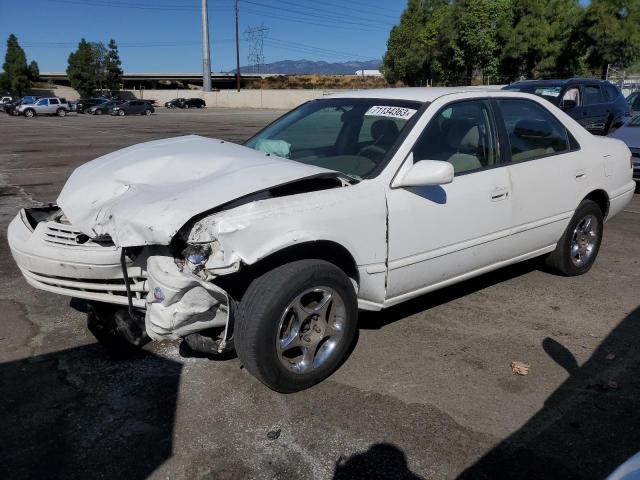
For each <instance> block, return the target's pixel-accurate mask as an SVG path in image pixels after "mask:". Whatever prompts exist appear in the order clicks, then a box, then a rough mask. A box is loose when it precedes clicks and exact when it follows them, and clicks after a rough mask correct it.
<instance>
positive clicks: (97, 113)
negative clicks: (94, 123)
mask: <svg viewBox="0 0 640 480" xmlns="http://www.w3.org/2000/svg"><path fill="white" fill-rule="evenodd" d="M93 113H94V114H95V115H102V110H100V109H99V108H98V109H96V111H95V112H93Z"/></svg>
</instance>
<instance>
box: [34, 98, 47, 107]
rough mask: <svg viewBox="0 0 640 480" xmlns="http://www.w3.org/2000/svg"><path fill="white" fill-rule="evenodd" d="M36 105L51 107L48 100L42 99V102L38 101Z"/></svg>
mask: <svg viewBox="0 0 640 480" xmlns="http://www.w3.org/2000/svg"><path fill="white" fill-rule="evenodd" d="M36 105H40V106H47V105H49V102H48V101H47V99H46V98H41V99H40V100H38V101H37V102H36Z"/></svg>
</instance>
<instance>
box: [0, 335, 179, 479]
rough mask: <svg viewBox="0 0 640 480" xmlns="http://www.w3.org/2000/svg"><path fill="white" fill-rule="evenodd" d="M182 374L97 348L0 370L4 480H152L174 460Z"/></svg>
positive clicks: (163, 363)
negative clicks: (115, 356) (120, 358)
mask: <svg viewBox="0 0 640 480" xmlns="http://www.w3.org/2000/svg"><path fill="white" fill-rule="evenodd" d="M134 364H135V365H134ZM71 365H72V366H73V368H70V366H71ZM181 371H182V365H181V364H179V363H176V362H173V361H170V360H167V359H164V358H161V357H158V356H156V355H153V354H148V355H145V356H144V357H143V358H139V359H136V360H131V361H121V362H114V361H113V360H111V359H109V358H108V357H107V356H106V355H105V354H104V353H103V352H102V350H101V347H100V346H99V345H95V344H94V345H88V346H83V347H78V348H72V349H69V350H63V351H60V352H55V353H51V354H47V355H40V356H36V357H32V358H28V359H24V360H20V361H15V362H8V363H4V364H1V365H0V392H1V398H0V417H1V418H2V426H1V428H0V477H1V478H12V479H33V478H50V479H62V478H64V479H76V478H77V479H87V478H127V479H143V478H147V477H148V476H149V475H150V474H151V473H152V472H153V471H154V470H155V469H156V468H157V467H159V466H160V465H161V464H162V463H163V462H164V461H165V460H167V459H168V458H169V457H171V455H172V438H173V428H174V420H175V418H174V417H175V410H176V400H177V394H178V384H179V380H180V374H181ZM71 372H73V373H71ZM3 472H4V473H3Z"/></svg>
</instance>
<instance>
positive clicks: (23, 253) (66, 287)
mask: <svg viewBox="0 0 640 480" xmlns="http://www.w3.org/2000/svg"><path fill="white" fill-rule="evenodd" d="M7 238H8V241H9V247H10V249H11V254H12V256H13V258H14V260H15V262H16V264H17V265H18V268H20V271H21V272H22V274H23V276H24V278H25V280H26V281H27V282H28V283H29V284H30V285H32V286H33V287H35V288H38V289H40V290H45V291H48V292H52V293H57V294H59V295H66V296H70V297H75V298H81V299H85V300H89V301H95V302H104V303H111V304H116V305H122V306H125V307H126V306H128V304H129V298H128V296H127V286H126V284H125V279H124V275H123V272H122V266H121V263H120V255H121V250H120V248H118V247H116V246H115V245H113V244H112V243H111V244H110V243H109V242H101V243H98V242H95V241H93V240H91V239H87V237H86V236H85V235H83V234H82V233H81V232H80V231H78V230H77V229H75V228H73V227H72V226H70V225H67V224H64V223H58V222H56V221H40V222H36V221H35V220H34V219H33V217H31V216H30V214H29V213H28V212H27V211H25V210H21V211H20V213H19V214H18V215H17V216H16V217H15V218H14V219H13V221H12V222H11V223H10V225H9V230H8V233H7ZM127 276H128V278H129V290H130V292H131V303H132V305H133V307H134V308H136V309H138V310H142V311H145V327H146V330H147V333H148V335H149V336H150V337H151V338H153V339H156V340H158V339H163V338H178V337H182V336H185V335H188V334H190V333H195V332H198V331H201V330H205V329H210V328H215V327H228V324H229V318H230V314H229V303H230V300H229V297H228V296H227V294H226V292H225V291H224V290H222V289H221V288H219V287H218V286H217V285H215V284H213V283H211V282H205V281H204V280H202V279H200V278H199V277H197V276H196V275H193V274H191V273H190V272H184V271H182V270H181V269H180V268H179V267H178V266H177V265H176V263H175V261H174V258H173V257H172V256H171V255H170V254H169V252H168V249H167V248H166V247H145V248H144V249H143V250H142V251H141V252H140V253H139V254H138V255H136V256H135V259H133V260H131V259H129V258H127ZM149 292H151V293H149Z"/></svg>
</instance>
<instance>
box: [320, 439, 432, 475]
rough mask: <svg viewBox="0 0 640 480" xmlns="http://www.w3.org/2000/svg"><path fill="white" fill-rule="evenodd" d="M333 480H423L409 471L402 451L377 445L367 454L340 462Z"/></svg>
mask: <svg viewBox="0 0 640 480" xmlns="http://www.w3.org/2000/svg"><path fill="white" fill-rule="evenodd" d="M333 480H422V477H419V476H418V475H416V474H414V473H413V472H411V470H409V466H408V465H407V456H406V455H405V454H404V452H403V451H402V450H400V449H399V448H398V447H396V446H395V445H390V444H388V443H377V444H375V445H372V446H371V447H370V448H369V449H368V450H367V451H366V452H363V453H358V454H356V455H353V456H351V457H349V458H348V459H347V460H343V461H338V463H337V464H336V469H335V473H334V475H333Z"/></svg>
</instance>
